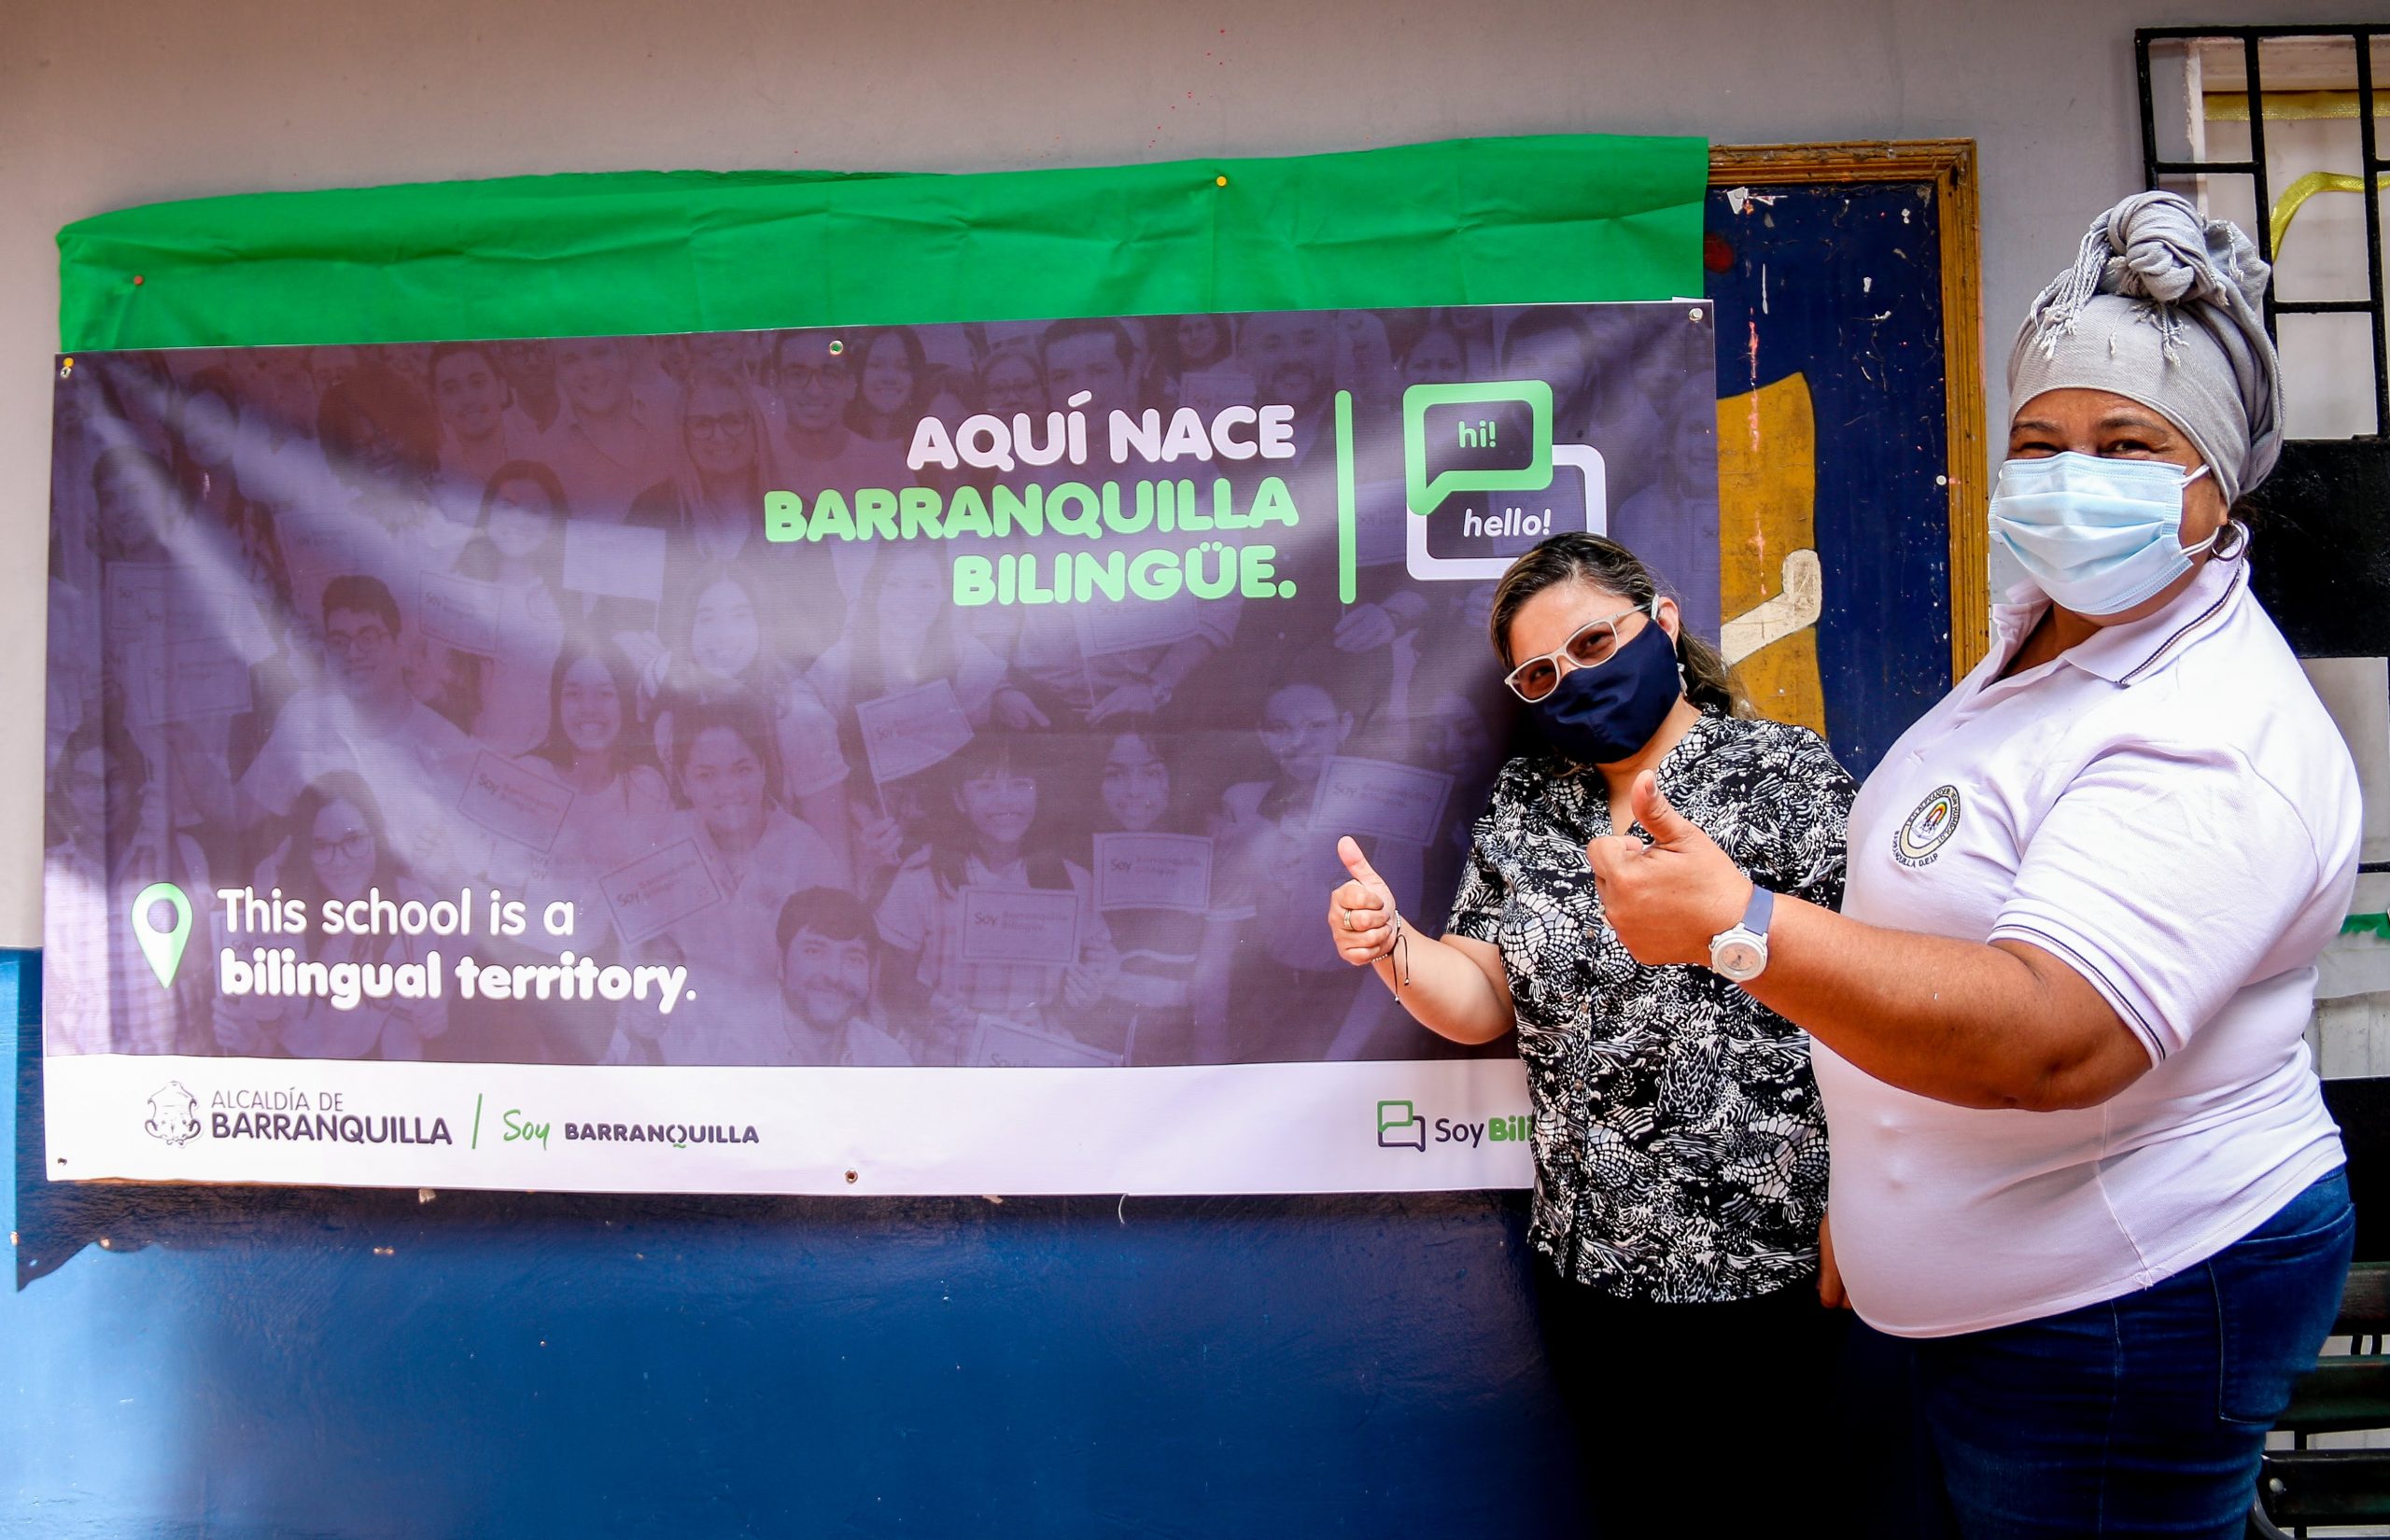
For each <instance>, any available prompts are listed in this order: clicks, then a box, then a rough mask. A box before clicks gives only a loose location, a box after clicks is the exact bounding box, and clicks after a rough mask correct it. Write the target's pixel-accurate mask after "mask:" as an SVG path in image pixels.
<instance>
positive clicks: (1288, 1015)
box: [45, 302, 1718, 1194]
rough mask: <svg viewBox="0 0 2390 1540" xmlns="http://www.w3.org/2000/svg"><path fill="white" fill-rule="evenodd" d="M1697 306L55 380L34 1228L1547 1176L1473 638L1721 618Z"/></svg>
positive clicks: (257, 353)
mask: <svg viewBox="0 0 2390 1540" xmlns="http://www.w3.org/2000/svg"><path fill="white" fill-rule="evenodd" d="M1711 360H1712V354H1711V336H1710V329H1709V325H1708V318H1707V316H1706V315H1705V314H1704V307H1703V306H1701V305H1700V304H1698V303H1694V302H1673V303H1647V304H1609V305H1586V306H1537V307H1466V308H1448V309H1441V310H1422V311H1397V310H1376V311H1307V312H1292V313H1277V314H1252V315H1168V316H1137V317H1122V318H1113V319H1078V320H1065V321H1053V322H1035V323H994V322H991V323H984V324H949V325H939V326H931V327H919V328H907V327H883V328H878V329H851V330H840V329H816V330H804V331H780V332H730V333H711V334H699V335H682V336H665V337H644V338H566V339H557V340H552V341H509V342H499V343H478V342H458V343H439V344H403V345H382V346H373V347H316V348H272V349H227V350H184V351H174V352H160V353H113V354H82V355H77V356H74V357H62V358H61V359H60V360H59V361H58V366H57V367H58V375H59V378H58V385H57V415H56V421H57V423H58V425H59V427H58V440H57V443H56V447H55V457H54V467H55V469H54V478H55V479H54V483H53V497H52V544H51V572H50V585H49V591H50V656H49V725H48V734H49V741H48V750H49V754H48V764H49V777H50V784H49V838H48V846H47V857H46V898H47V914H48V920H47V938H46V943H47V950H46V957H45V996H46V1006H47V1012H46V1015H47V1020H46V1025H45V1048H46V1052H47V1055H48V1057H47V1061H46V1066H47V1067H46V1084H47V1091H46V1096H47V1109H48V1122H49V1150H48V1153H47V1156H46V1166H47V1169H48V1170H49V1174H50V1175H51V1176H52V1177H53V1178H56V1179H64V1180H72V1179H77V1178H98V1177H133V1178H147V1179H171V1180H201V1181H267V1182H320V1183H359V1184H394V1185H408V1186H414V1185H426V1186H443V1185H445V1186H491V1187H509V1188H513V1187H536V1188H545V1189H556V1190H570V1189H579V1190H647V1191H706V1192H710V1191H724V1192H729V1191H741V1192H748V1191H752V1192H870V1193H880V1194H887V1193H949V1192H954V1193H982V1192H1068V1191H1104V1192H1114V1191H1134V1192H1272V1191H1334V1190H1368V1189H1399V1188H1441V1187H1483V1186H1500V1185H1523V1184H1525V1183H1526V1181H1527V1180H1528V1177H1529V1164H1528V1159H1527V1155H1526V1149H1525V1143H1524V1140H1525V1133H1526V1127H1525V1113H1526V1111H1527V1106H1526V1099H1525V1084H1524V1080H1523V1078H1522V1076H1521V1074H1520V1072H1519V1067H1518V1065H1517V1062H1516V1059H1515V1057H1514V1053H1513V1050H1512V1049H1511V1047H1510V1046H1509V1045H1508V1044H1497V1045H1494V1046H1492V1047H1489V1048H1485V1049H1479V1050H1462V1049H1458V1048H1455V1047H1454V1046H1452V1045H1450V1044H1447V1043H1443V1042H1441V1040H1440V1039H1437V1038H1435V1037H1433V1036H1432V1035H1430V1034H1428V1033H1427V1032H1426V1031H1425V1030H1423V1029H1420V1028H1418V1027H1417V1026H1415V1025H1414V1024H1413V1023H1412V1022H1411V1021H1410V1019H1409V1017H1408V1016H1407V1015H1404V1014H1403V1013H1402V1012H1401V1011H1400V1009H1399V1006H1397V1005H1396V1004H1395V1003H1394V1001H1392V1000H1391V999H1390V997H1389V996H1388V995H1387V992H1386V991H1385V989H1384V988H1383V987H1380V986H1379V985H1378V984H1377V982H1376V981H1375V979H1374V978H1373V977H1371V975H1370V974H1369V973H1367V972H1365V971H1360V970H1355V969H1351V968H1348V967H1347V966H1345V965H1344V964H1343V962H1342V961H1341V960H1339V959H1337V957H1336V956H1335V953H1334V949H1333V945H1332V943H1331V941H1330V938H1329V932H1328V931H1327V928H1326V923H1325V918H1324V916H1325V912H1326V907H1327V905H1326V897H1327V893H1328V891H1329V889H1330V888H1331V887H1332V886H1334V884H1335V883H1336V882H1337V881H1339V880H1341V878H1342V876H1343V870H1342V867H1341V866H1340V865H1339V863H1338V861H1337V859H1336V855H1335V849H1334V847H1335V842H1336V839H1337V837H1338V836H1339V835H1340V834H1348V833H1349V834H1352V835H1354V836H1356V837H1357V839H1359V841H1360V842H1361V844H1362V846H1363V847H1364V848H1365V849H1367V850H1368V851H1369V852H1370V854H1371V861H1372V862H1373V863H1374V864H1375V865H1376V867H1377V868H1378V870H1379V871H1380V872H1381V873H1383V874H1384V875H1385V876H1386V877H1387V878H1388V880H1389V881H1390V882H1391V884H1392V885H1393V887H1394V889H1395V890H1396V892H1397V894H1398V895H1399V897H1400V898H1401V900H1402V902H1403V905H1404V908H1405V910H1406V912H1407V913H1409V914H1411V915H1412V916H1413V917H1419V918H1420V919H1422V920H1423V921H1424V922H1425V923H1427V924H1429V925H1431V926H1435V925H1438V924H1439V922H1440V921H1441V917H1442V914H1443V912H1444V909H1445V907H1446V905H1448V903H1449V902H1450V899H1451V896H1452V892H1453V889H1454V888H1455V883H1456V881H1457V876H1458V873H1459V868H1460V864H1461V862H1462V861H1463V859H1464V857H1465V855H1466V851H1467V848H1468V840H1469V825H1470V823H1471V820H1472V819H1474V818H1475V816H1476V814H1477V812H1478V811H1479V809H1480V807H1481V805H1482V803H1483V796H1484V793H1485V791H1486V788H1487V787H1488V786H1489V784H1490V783H1491V780H1492V778H1493V775H1494V773H1495V771H1496V770H1497V767H1498V764H1499V761H1500V758H1501V756H1502V754H1503V753H1504V752H1506V751H1507V748H1508V746H1509V744H1510V740H1511V733H1512V727H1513V722H1512V720H1511V712H1510V710H1509V708H1508V698H1507V696H1506V695H1505V694H1504V693H1503V692H1502V690H1501V687H1500V685H1499V682H1498V673H1499V670H1498V667H1497V665H1496V664H1495V663H1494V660H1493V655H1492V652H1491V651H1490V649H1489V647H1488V645H1487V642H1486V639H1485V634H1484V618H1485V614H1486V611H1487V607H1488V601H1489V600H1490V597H1491V594H1492V588H1493V581H1494V579H1495V578H1496V577H1497V576H1498V574H1499V573H1500V571H1501V570H1502V568H1503V567H1504V566H1505V565H1506V564H1507V562H1508V561H1509V560H1510V559H1511V557H1513V556H1515V555H1516V554H1517V553H1519V552H1521V551H1524V550H1525V549H1526V548H1527V547H1528V546H1530V545H1532V544H1533V543H1534V542H1535V541H1536V540H1537V539H1541V538H1542V537H1543V536H1545V535H1547V534H1550V533H1554V532H1557V531H1560V530H1564V529H1593V530H1596V531H1607V532H1608V533H1610V534H1611V535H1613V536H1615V537H1617V538H1619V539H1623V540H1624V541H1625V542H1626V543H1627V544H1629V545H1630V546H1632V547H1633V548H1634V549H1636V550H1637V551H1638V553H1641V554H1642V555H1643V556H1644V557H1645V558H1646V560H1647V561H1649V562H1650V563H1651V564H1652V566H1653V567H1655V568H1657V569H1658V571H1659V572H1660V573H1661V575H1662V577H1663V579H1664V581H1666V582H1667V583H1668V584H1669V585H1670V586H1671V587H1672V588H1673V589H1674V590H1675V591H1676V592H1677V593H1678V594H1679V595H1680V596H1681V597H1682V599H1683V601H1684V604H1685V608H1686V611H1687V614H1688V618H1689V620H1690V622H1691V623H1693V624H1694V625H1695V626H1696V627H1698V628H1700V629H1703V630H1706V631H1708V632H1710V633H1712V634H1714V633H1715V630H1716V627H1717V623H1718V615H1717V607H1718V535H1717V516H1716V488H1715V484H1714V483H1715V470H1714V466H1715V457H1714V443H1713V436H1714V431H1715V422H1714V418H1715V403H1714V394H1713V387H1712V385H1711V371H1712V361H1711Z"/></svg>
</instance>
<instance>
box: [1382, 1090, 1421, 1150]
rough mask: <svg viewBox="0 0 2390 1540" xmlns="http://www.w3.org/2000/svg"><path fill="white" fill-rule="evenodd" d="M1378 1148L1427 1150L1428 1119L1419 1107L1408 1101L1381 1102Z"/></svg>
mask: <svg viewBox="0 0 2390 1540" xmlns="http://www.w3.org/2000/svg"><path fill="white" fill-rule="evenodd" d="M1398 1113H1399V1115H1397V1114H1398ZM1389 1135H1391V1136H1392V1137H1390V1138H1389V1137H1388V1136H1389ZM1378 1148H1379V1149H1381V1150H1418V1151H1421V1152H1425V1151H1426V1150H1427V1119H1426V1118H1424V1117H1421V1116H1420V1115H1419V1112H1418V1109H1416V1108H1414V1107H1413V1106H1412V1104H1411V1103H1410V1102H1408V1101H1381V1102H1379V1103H1378Z"/></svg>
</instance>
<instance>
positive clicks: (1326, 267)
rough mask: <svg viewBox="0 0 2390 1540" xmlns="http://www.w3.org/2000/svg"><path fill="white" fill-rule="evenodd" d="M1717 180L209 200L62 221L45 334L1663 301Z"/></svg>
mask: <svg viewBox="0 0 2390 1540" xmlns="http://www.w3.org/2000/svg"><path fill="white" fill-rule="evenodd" d="M1221 176H1225V177H1227V178H1228V184H1227V186H1225V187H1222V186H1220V185H1218V183H1217V181H1216V178H1218V177H1221ZM1707 180H1708V147H1707V145H1706V143H1705V142H1704V141H1702V140H1699V139H1679V138H1625V137H1614V136H1607V135H1590V134H1577V135H1553V136H1545V137H1538V138H1515V139H1457V140H1449V141H1446V142H1443V143H1440V144H1430V145H1411V146H1405V147H1399V148H1395V149H1381V150H1365V151H1360V152H1357V153H1352V154H1343V155H1309V156H1296V157H1289V158H1285V159H1275V160H1243V161H1240V160H1222V161H1174V162H1171V163H1168V164H1163V165H1144V166H1108V167H1101V168H1090V169H1076V170H1061V171H1014V172H994V173H987V174H983V175H967V176H945V175H845V174H837V173H828V172H736V173H712V172H629V173H621V174H610V175H570V176H519V177H509V178H505V179H501V180H495V181H485V182H432V183H419V184H415V185H412V186H405V187H388V188H365V189H343V190H334V191H321V192H273V193H254V194H246V195H242V196H236V197H225V198H200V199H191V200H189V201H186V202H181V203H152V204H148V205H147V206H145V207H141V208H131V209H122V210H119V211H118V212H116V213H112V214H104V215H101V216H99V217H95V218H91V219H85V220H81V221H79V222H77V223H76V224H72V225H69V226H67V227H66V228H65V229H64V230H63V231H60V232H59V236H58V245H59V251H60V303H59V335H60V343H61V346H62V348H63V350H64V351H67V352H74V351H77V350H78V349H105V348H149V347H212V346H224V345H242V346H257V345H265V344H271V343H376V342H410V341H425V340H431V339H438V338H460V337H553V336H574V335H592V334H610V333H611V334H634V333H642V332H677V331H722V330H745V329H758V328H769V327H787V326H808V325H828V324H836V325H842V326H852V325H863V324H868V323H873V322H915V323H928V322H935V321H964V320H995V319H1013V318H1019V319H1041V318H1047V317H1052V316H1060V315H1162V314H1173V313H1183V312H1217V311H1241V310H1265V309H1335V308H1357V307H1365V306H1416V305H1444V304H1486V303H1526V302H1534V301H1610V300H1661V299H1669V298H1673V297H1676V296H1680V295H1693V294H1698V293H1700V292H1701V277H1702V274H1701V219H1702V197H1703V192H1704V189H1705V186H1706V183H1707ZM136 275H137V276H138V277H139V278H140V279H141V280H142V281H141V282H140V283H139V284H137V285H136V284H135V283H134V278H135V276H136Z"/></svg>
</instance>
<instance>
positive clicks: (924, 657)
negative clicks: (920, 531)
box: [846, 542, 958, 705]
mask: <svg viewBox="0 0 2390 1540" xmlns="http://www.w3.org/2000/svg"><path fill="white" fill-rule="evenodd" d="M907 556H926V557H928V558H929V559H930V560H932V561H935V562H936V563H938V564H939V565H940V567H941V568H943V567H944V565H945V562H946V556H945V554H944V553H942V552H940V551H939V550H938V549H937V547H935V546H934V545H924V544H919V543H909V544H908V543H904V542H899V543H898V544H895V545H887V546H882V547H880V548H879V552H878V553H875V554H874V555H873V557H872V562H871V566H870V567H869V568H868V569H867V570H866V571H865V573H864V578H863V587H862V588H861V589H860V590H858V591H857V592H856V594H855V603H854V608H853V609H851V610H849V611H848V612H847V613H848V616H849V619H848V623H847V679H846V684H847V700H848V703H849V704H850V705H854V704H858V703H861V702H863V701H867V700H874V699H877V698H878V697H879V695H880V693H882V691H883V689H884V687H885V686H886V684H887V681H888V659H887V653H886V651H885V650H884V649H883V648H882V647H881V646H880V644H879V600H880V595H882V594H883V593H885V592H886V590H887V587H888V574H889V570H890V568H892V567H894V566H895V565H896V563H897V562H899V561H901V560H903V559H904V558H906V557H907ZM919 656H920V661H921V665H922V667H921V678H922V679H923V681H924V682H926V681H927V680H929V679H940V678H942V679H953V678H954V677H955V670H956V668H957V666H958V664H957V660H956V658H955V651H954V607H953V606H952V605H950V604H942V605H940V606H938V611H937V615H936V618H935V619H934V620H932V621H931V622H930V623H929V625H928V627H927V628H926V629H924V630H923V631H922V632H921V635H920V644H919Z"/></svg>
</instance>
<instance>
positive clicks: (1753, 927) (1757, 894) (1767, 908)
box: [1743, 883, 1776, 940]
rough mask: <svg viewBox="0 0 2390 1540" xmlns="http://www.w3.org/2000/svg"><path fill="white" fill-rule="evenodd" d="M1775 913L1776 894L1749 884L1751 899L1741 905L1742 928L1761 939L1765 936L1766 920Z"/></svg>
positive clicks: (1754, 884) (1757, 885)
mask: <svg viewBox="0 0 2390 1540" xmlns="http://www.w3.org/2000/svg"><path fill="white" fill-rule="evenodd" d="M1775 914H1776V895H1775V894H1774V893H1771V892H1769V891H1768V890H1767V889H1764V888H1762V887H1761V886H1760V885H1759V884H1758V883H1752V884H1751V901H1750V903H1747V904H1745V905H1744V906H1743V929H1744V930H1746V931H1750V933H1751V934H1753V935H1755V936H1758V937H1760V938H1761V939H1762V940H1764V939H1766V936H1767V922H1768V921H1769V919H1771V918H1773V917H1775Z"/></svg>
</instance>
